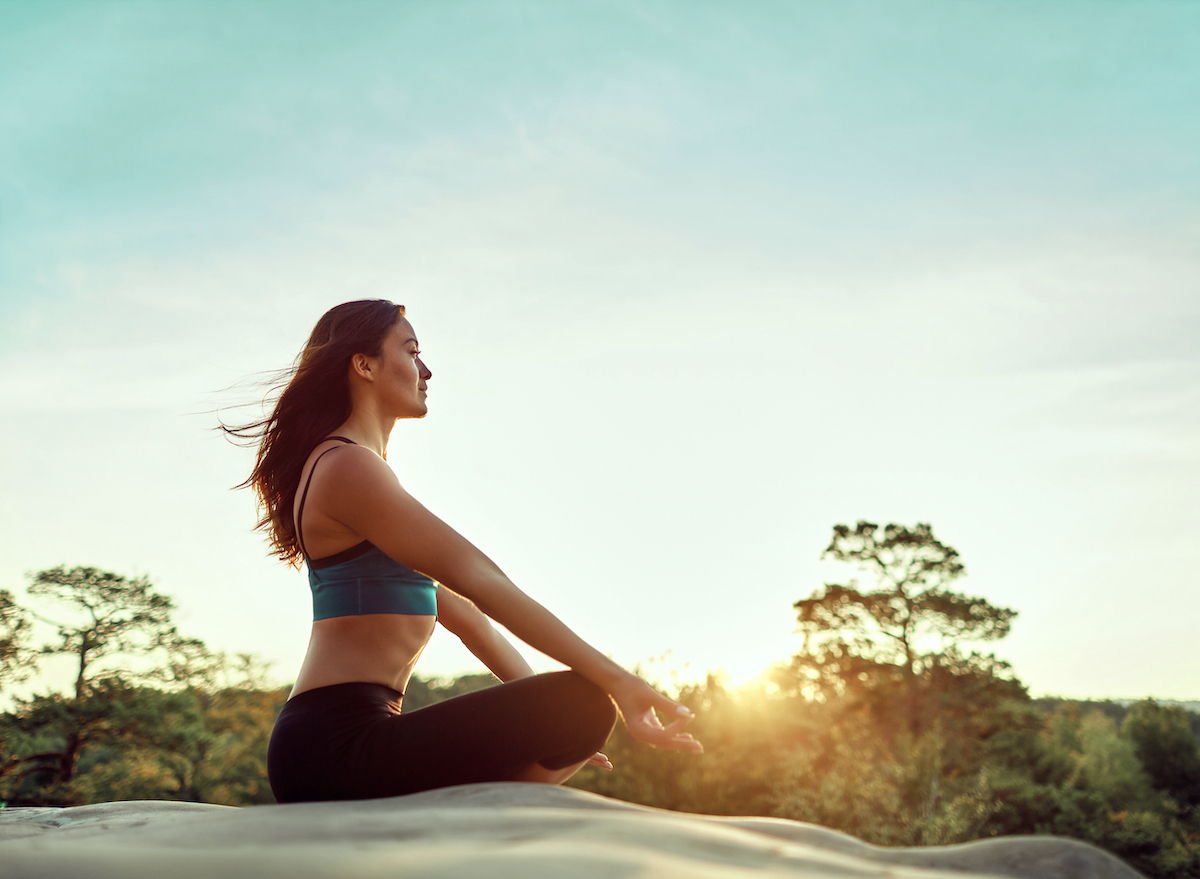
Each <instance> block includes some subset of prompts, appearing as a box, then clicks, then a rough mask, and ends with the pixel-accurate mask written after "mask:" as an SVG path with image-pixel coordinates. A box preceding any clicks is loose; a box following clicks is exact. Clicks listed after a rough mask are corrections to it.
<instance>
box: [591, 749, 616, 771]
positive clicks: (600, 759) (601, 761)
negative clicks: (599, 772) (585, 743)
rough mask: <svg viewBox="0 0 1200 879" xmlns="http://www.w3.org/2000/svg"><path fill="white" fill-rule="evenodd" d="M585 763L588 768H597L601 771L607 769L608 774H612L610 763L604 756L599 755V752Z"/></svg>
mask: <svg viewBox="0 0 1200 879" xmlns="http://www.w3.org/2000/svg"><path fill="white" fill-rule="evenodd" d="M587 762H588V765H589V766H599V767H600V768H601V769H607V770H608V771H609V772H612V768H613V765H612V762H611V761H610V760H609V759H608V756H607V755H606V754H601V753H600V752H599V751H597V752H596V753H595V754H593V755H592V756H590V757H588V760H587Z"/></svg>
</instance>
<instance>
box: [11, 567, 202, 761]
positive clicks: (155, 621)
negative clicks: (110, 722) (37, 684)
mask: <svg viewBox="0 0 1200 879" xmlns="http://www.w3.org/2000/svg"><path fill="white" fill-rule="evenodd" d="M31 580H32V583H31V584H30V586H29V590H28V591H29V594H30V595H32V596H34V597H37V598H46V599H50V600H52V601H56V602H58V603H60V604H64V605H66V606H67V607H68V608H70V609H71V611H73V612H74V615H75V616H76V620H75V621H74V622H69V623H64V622H58V621H55V620H50V619H46V618H45V617H42V616H41V615H40V614H35V616H37V617H38V618H39V619H42V620H44V621H45V622H49V623H51V624H52V625H54V626H55V627H56V628H57V635H58V643H55V644H47V645H44V646H43V647H42V649H41V652H42V653H43V654H46V655H68V656H73V657H74V658H75V665H76V675H75V693H74V698H73V699H67V700H61V705H60V709H61V712H62V730H63V737H64V743H63V747H62V749H61V750H60V751H57V752H46V753H42V754H36V755H31V756H29V757H26V758H24V759H26V760H30V761H34V762H35V763H36V766H35V767H31V769H34V768H42V769H44V768H45V767H47V765H48V764H49V765H53V766H54V767H55V771H54V774H53V779H52V782H51V784H53V785H65V784H67V783H68V782H70V781H71V779H72V778H73V777H74V775H75V768H76V764H77V762H78V760H79V753H80V750H81V749H82V748H83V747H84V745H85V744H87V743H88V742H89V741H91V740H93V739H95V738H97V737H99V736H102V735H103V734H104V730H105V727H106V718H107V702H106V700H104V699H101V698H100V697H101V695H102V694H101V692H100V690H101V689H105V688H98V686H97V685H98V683H100V682H105V681H108V680H110V679H117V680H119V681H120V682H121V683H122V684H127V683H128V682H129V680H130V679H133V678H136V677H155V676H157V675H156V674H155V673H154V672H149V673H144V674H142V675H137V674H133V673H131V672H128V671H124V670H117V669H114V668H113V667H111V666H110V665H108V664H107V663H106V662H105V661H106V660H110V659H112V658H113V657H115V656H117V655H121V654H124V655H127V656H130V655H132V656H137V655H141V656H145V655H148V654H151V653H154V652H155V651H158V650H161V649H164V648H169V647H172V646H174V645H176V644H179V643H181V641H182V639H180V637H179V634H178V632H177V631H176V629H175V627H174V626H173V625H172V624H171V613H172V611H174V610H175V602H174V601H172V600H171V599H170V598H169V597H168V596H166V595H162V594H161V593H158V592H156V591H154V589H153V587H152V586H151V584H150V581H149V579H147V578H146V577H136V578H132V579H130V578H128V577H124V576H121V575H120V574H113V573H111V572H109V571H101V570H99V569H97V568H90V567H74V568H66V567H64V566H62V565H59V566H58V567H56V568H50V569H48V570H45V571H38V572H37V573H35V574H33V575H32V576H31ZM101 702H104V703H105V704H100V703H101ZM92 703H97V704H92Z"/></svg>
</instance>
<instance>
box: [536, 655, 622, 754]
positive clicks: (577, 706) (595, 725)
mask: <svg viewBox="0 0 1200 879" xmlns="http://www.w3.org/2000/svg"><path fill="white" fill-rule="evenodd" d="M551 674H552V675H554V676H555V677H556V678H557V680H556V681H555V686H556V688H557V689H558V690H559V694H558V698H560V699H562V700H563V702H564V703H566V704H567V705H568V706H569V707H570V709H571V713H572V714H573V715H575V716H576V717H578V718H579V719H580V721H581V722H582V724H583V725H584V726H586V727H588V728H589V729H595V730H596V731H597V734H598V735H599V734H600V733H601V732H602V733H603V735H602V736H600V741H601V742H603V741H604V740H605V739H607V738H608V735H609V733H611V732H612V729H613V726H614V725H615V724H616V722H617V707H616V706H615V705H614V704H613V701H612V699H610V698H609V695H608V694H607V693H605V692H604V691H603V690H602V689H600V688H599V687H597V686H596V685H595V684H593V683H592V682H591V681H589V680H588V679H587V678H585V677H584V676H583V675H581V674H579V673H578V672H574V671H564V672H551Z"/></svg>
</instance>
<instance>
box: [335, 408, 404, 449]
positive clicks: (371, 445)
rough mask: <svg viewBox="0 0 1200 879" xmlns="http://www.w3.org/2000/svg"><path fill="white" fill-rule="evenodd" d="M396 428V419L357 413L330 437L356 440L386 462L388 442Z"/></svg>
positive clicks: (352, 414) (351, 415)
mask: <svg viewBox="0 0 1200 879" xmlns="http://www.w3.org/2000/svg"><path fill="white" fill-rule="evenodd" d="M395 426H396V419H395V418H392V419H387V418H380V417H377V416H374V414H373V413H360V412H357V411H355V412H352V413H351V414H350V417H349V418H347V419H346V420H345V421H343V422H342V423H341V425H340V426H339V427H337V428H336V429H335V430H334V431H332V432H331V433H330V436H334V435H336V436H344V437H345V438H346V439H348V440H354V442H355V443H357V444H358V445H360V446H364V447H366V448H368V449H370V450H371V451H372V452H374V453H375V454H377V455H378V456H379V457H381V458H383V459H384V460H385V461H386V460H387V445H388V440H389V439H391V436H392V428H393V427H395Z"/></svg>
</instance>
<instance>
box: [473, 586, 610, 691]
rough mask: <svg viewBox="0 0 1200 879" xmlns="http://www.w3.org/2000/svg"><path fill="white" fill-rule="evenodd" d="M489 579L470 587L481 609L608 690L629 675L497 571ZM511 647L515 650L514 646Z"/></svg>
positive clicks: (515, 633)
mask: <svg viewBox="0 0 1200 879" xmlns="http://www.w3.org/2000/svg"><path fill="white" fill-rule="evenodd" d="M488 580H489V582H488V583H487V584H480V585H481V586H483V588H477V589H472V590H470V591H471V592H473V593H475V594H474V595H472V596H471V597H472V598H473V600H474V601H475V603H476V604H477V605H478V606H479V609H480V610H482V611H483V612H484V613H485V614H487V615H488V616H489V617H491V618H492V619H494V620H496V621H497V622H498V623H500V624H501V625H503V626H504V627H505V628H507V629H508V630H509V631H510V632H512V633H513V634H514V635H515V636H517V637H518V638H520V639H521V640H522V641H524V642H525V643H526V644H528V645H530V646H531V647H533V648H535V649H537V650H540V651H541V652H542V653H545V654H546V655H547V656H549V657H550V658H552V659H557V660H558V661H559V662H561V663H562V664H563V665H565V666H567V667H568V668H571V669H573V670H574V671H576V672H578V673H579V674H581V675H583V676H584V677H585V678H587V679H588V680H590V681H591V682H592V683H594V684H596V686H598V687H600V688H601V689H602V690H604V691H605V692H607V693H611V692H613V690H614V689H616V688H617V686H618V685H619V684H620V683H621V682H622V681H623V680H625V679H626V678H628V677H629V672H627V671H625V669H623V668H621V666H619V665H617V663H615V662H614V661H613V660H611V659H609V658H608V657H607V656H605V655H604V654H603V653H601V652H600V651H599V650H597V649H596V648H595V647H592V646H591V645H590V644H588V643H587V642H586V641H584V640H583V639H582V638H580V637H579V636H578V635H576V634H575V633H574V632H573V631H571V629H570V627H568V626H567V625H566V623H564V622H563V621H562V620H560V619H559V618H558V617H556V616H555V615H554V614H552V613H550V611H548V610H546V608H544V607H543V606H542V605H540V604H539V603H538V602H536V601H534V600H533V599H532V598H530V597H529V596H528V595H526V594H525V593H524V592H522V591H521V590H520V589H518V588H517V587H516V586H514V585H513V583H512V581H510V580H509V579H508V578H507V577H505V576H504V575H503V574H502V573H500V572H499V571H497V572H496V573H495V574H492V575H490V576H489V577H488ZM497 635H499V633H497ZM509 647H510V649H512V650H513V652H514V653H515V652H516V650H515V648H512V645H509ZM481 658H482V657H481ZM522 661H523V660H522Z"/></svg>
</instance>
